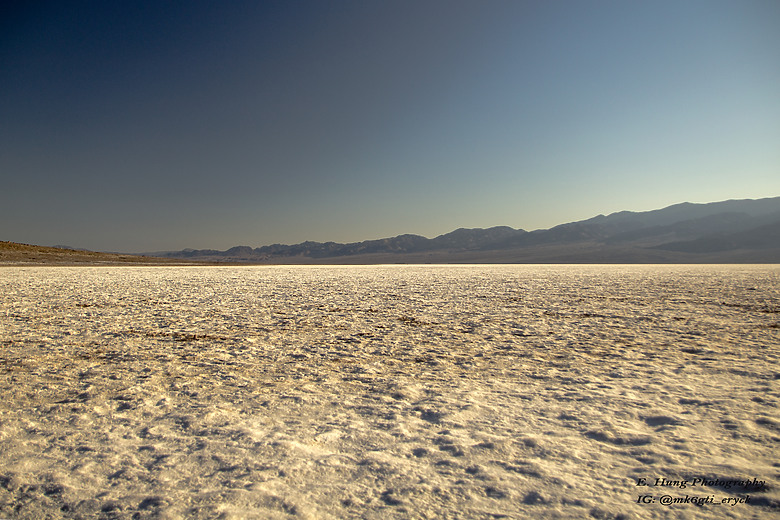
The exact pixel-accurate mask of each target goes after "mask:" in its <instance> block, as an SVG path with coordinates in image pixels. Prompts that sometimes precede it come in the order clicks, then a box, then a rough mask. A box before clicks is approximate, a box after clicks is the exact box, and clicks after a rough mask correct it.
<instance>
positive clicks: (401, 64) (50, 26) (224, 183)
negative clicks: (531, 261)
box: [0, 0, 780, 252]
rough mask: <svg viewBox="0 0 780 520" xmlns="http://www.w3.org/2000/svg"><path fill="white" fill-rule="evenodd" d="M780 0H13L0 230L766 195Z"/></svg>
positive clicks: (49, 231) (218, 227)
mask: <svg viewBox="0 0 780 520" xmlns="http://www.w3.org/2000/svg"><path fill="white" fill-rule="evenodd" d="M778 49H780V4H777V3H776V2H769V1H759V0H755V1H746V2H729V1H701V0H694V1H690V2H684V3H679V2H671V1H661V2H652V3H642V4H639V3H621V2H611V1H590V2H568V1H564V2H558V3H547V2H525V1H495V2H489V3H475V2H467V1H455V2H443V1H438V0H437V1H428V2H411V1H401V2H376V3H366V2H355V1H343V2H340V1H337V2H328V3H321V2H299V3H292V4H291V3H286V2H261V3H256V2H244V1H238V2H231V3H229V4H220V3H211V2H207V1H205V0H196V1H192V2H185V3H166V4H159V3H156V2H149V1H141V2H134V3H132V4H124V3H122V4H106V3H105V2H97V1H94V2H93V1H87V2H81V3H79V4H78V5H67V4H61V3H58V2H41V3H36V4H34V5H32V4H22V3H19V4H17V5H15V6H12V7H5V8H3V11H2V15H1V16H0V71H1V72H0V78H2V81H0V180H2V185H3V189H2V190H0V240H10V241H16V242H24V243H32V244H39V245H55V244H64V245H69V246H73V247H78V248H86V249H91V250H98V251H118V252H151V251H163V250H179V249H184V248H193V249H200V248H211V249H222V250H224V249H227V248H229V247H232V246H235V245H239V244H243V245H250V246H253V247H257V246H262V245H268V244H274V243H284V244H294V243H300V242H303V241H306V240H312V241H321V242H325V241H335V242H344V243H347V242H357V241H362V240H370V239H376V238H384V237H391V236H396V235H399V234H405V233H411V234H417V235H422V236H426V237H435V236H438V235H441V234H444V233H448V232H450V231H452V230H454V229H457V228H460V227H466V228H488V227H493V226H499V225H501V226H510V227H513V228H522V229H526V230H529V231H530V230H535V229H548V228H550V227H554V226H556V225H559V224H563V223H566V222H571V221H577V220H584V219H587V218H591V217H593V216H596V215H598V214H609V213H613V212H617V211H623V210H629V211H649V210H654V209H660V208H663V207H666V206H669V205H672V204H677V203H681V202H694V203H705V202H713V201H720V200H727V199H760V198H766V197H772V196H776V194H778V193H780V148H778V147H777V143H778V142H780V51H778Z"/></svg>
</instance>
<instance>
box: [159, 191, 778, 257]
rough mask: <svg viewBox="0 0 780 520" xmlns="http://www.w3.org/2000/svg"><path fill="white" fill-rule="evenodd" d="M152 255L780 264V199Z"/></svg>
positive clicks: (684, 205)
mask: <svg viewBox="0 0 780 520" xmlns="http://www.w3.org/2000/svg"><path fill="white" fill-rule="evenodd" d="M145 254H146V255H153V256H157V257H166V258H176V259H182V260H190V261H202V262H242V263H271V264H317V263H322V264H375V263H732V262H733V263H749V262H756V263H765V262H769V263H775V262H780V197H773V198H765V199H758V200H751V199H746V200H727V201H722V202H712V203H707V204H694V203H689V202H684V203H681V204H675V205H673V206H668V207H666V208H663V209H658V210H653V211H644V212H633V211H620V212H618V213H612V214H610V215H598V216H596V217H593V218H590V219H587V220H581V221H578V222H570V223H567V224H561V225H559V226H555V227H553V228H550V229H542V230H535V231H525V230H522V229H514V228H511V227H507V226H497V227H491V228H487V229H481V228H476V229H465V228H461V229H456V230H455V231H452V232H450V233H446V234H444V235H440V236H437V237H435V238H426V237H423V236H420V235H411V234H405V235H398V236H395V237H391V238H382V239H378V240H365V241H362V242H352V243H347V244H342V243H337V242H310V241H307V242H302V243H300V244H294V245H284V244H273V245H267V246H262V247H256V248H252V247H249V246H236V247H232V248H230V249H228V250H226V251H218V250H212V249H200V250H195V249H185V250H182V251H168V252H156V253H145Z"/></svg>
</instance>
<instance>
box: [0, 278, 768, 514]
mask: <svg viewBox="0 0 780 520" xmlns="http://www.w3.org/2000/svg"><path fill="white" fill-rule="evenodd" d="M779 313H780V266H776V265H775V266H772V265H764V266H759V265H755V266H745V265H741V266H370V267H245V268H242V267H5V268H2V269H0V389H1V392H2V393H1V394H0V395H2V396H3V399H2V402H1V403H0V518H2V517H9V518H14V519H38V518H139V519H145V518H204V519H205V518H366V519H379V518H452V519H455V518H596V519H619V518H669V519H688V518H691V519H694V518H701V519H705V518H706V519H710V518H777V515H778V511H779V510H780V459H778V456H777V455H778V453H780V414H779V413H778V403H780V392H779V390H778V382H779V381H780V367H778V361H780V356H779V355H780V314H779ZM666 502H672V503H666Z"/></svg>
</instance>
